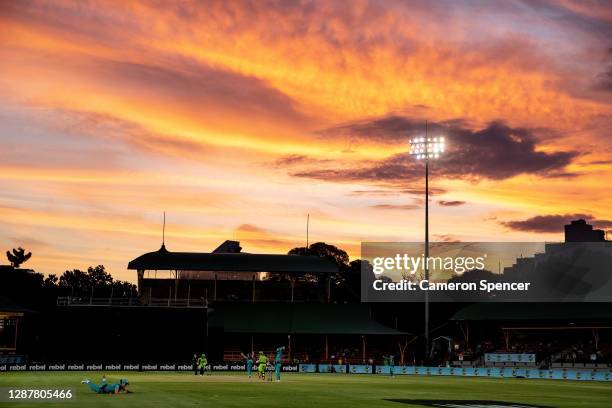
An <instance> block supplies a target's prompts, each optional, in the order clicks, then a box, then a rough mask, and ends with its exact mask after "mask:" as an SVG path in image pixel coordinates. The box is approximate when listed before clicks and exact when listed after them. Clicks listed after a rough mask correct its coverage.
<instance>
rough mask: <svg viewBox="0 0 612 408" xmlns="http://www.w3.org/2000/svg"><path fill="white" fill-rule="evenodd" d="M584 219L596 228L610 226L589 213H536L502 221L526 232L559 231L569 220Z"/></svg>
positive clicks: (611, 225) (508, 226)
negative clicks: (517, 219) (522, 218)
mask: <svg viewBox="0 0 612 408" xmlns="http://www.w3.org/2000/svg"><path fill="white" fill-rule="evenodd" d="M578 219H584V220H587V221H588V222H589V223H591V224H593V225H594V226H595V227H596V228H604V229H607V228H611V227H612V221H610V220H598V219H594V217H593V216H592V215H591V214H564V215H559V214H555V215H537V216H535V217H531V218H528V219H526V220H519V221H502V222H500V224H502V225H503V226H505V227H507V228H510V229H513V230H517V231H526V232H559V231H561V230H562V228H563V225H566V224H569V223H570V221H573V220H578Z"/></svg>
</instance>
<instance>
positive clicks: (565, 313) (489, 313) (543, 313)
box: [451, 302, 612, 321]
mask: <svg viewBox="0 0 612 408" xmlns="http://www.w3.org/2000/svg"><path fill="white" fill-rule="evenodd" d="M451 320H458V321H486V320H489V321H491V320H497V321H512V320H522V321H525V320H534V321H536V320H537V321H543V320H566V321H572V320H583V321H585V320H588V321H596V320H597V321H598V320H612V304H610V303H595V302H593V303H476V304H473V305H470V306H467V307H465V308H463V309H461V310H459V311H458V312H457V313H455V314H454V315H453V317H451Z"/></svg>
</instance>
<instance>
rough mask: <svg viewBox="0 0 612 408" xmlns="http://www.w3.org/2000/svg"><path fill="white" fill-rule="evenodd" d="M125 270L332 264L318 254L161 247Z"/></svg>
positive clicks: (326, 268)
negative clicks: (187, 249)
mask: <svg viewBox="0 0 612 408" xmlns="http://www.w3.org/2000/svg"><path fill="white" fill-rule="evenodd" d="M128 269H140V270H182V271H231V272H284V273H335V272H338V267H337V266H336V264H335V263H333V262H331V261H329V260H327V259H325V258H320V257H317V256H303V255H271V254H247V253H205V252H170V251H167V250H166V248H165V247H163V246H162V248H160V250H159V251H155V252H149V253H146V254H144V255H141V256H139V257H138V258H136V259H134V260H132V261H131V262H130V263H129V264H128Z"/></svg>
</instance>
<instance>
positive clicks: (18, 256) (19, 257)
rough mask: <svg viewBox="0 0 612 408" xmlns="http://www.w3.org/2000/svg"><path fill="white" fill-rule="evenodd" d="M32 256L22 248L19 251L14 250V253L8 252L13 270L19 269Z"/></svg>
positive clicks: (7, 255)
mask: <svg viewBox="0 0 612 408" xmlns="http://www.w3.org/2000/svg"><path fill="white" fill-rule="evenodd" d="M31 256H32V252H28V253H27V254H26V253H25V250H24V249H23V248H22V247H19V248H17V249H15V248H13V253H11V251H6V257H7V258H8V260H9V262H10V263H11V265H12V266H13V268H19V266H20V265H21V264H22V263H24V262H26V261H27V260H28V259H30V257H31Z"/></svg>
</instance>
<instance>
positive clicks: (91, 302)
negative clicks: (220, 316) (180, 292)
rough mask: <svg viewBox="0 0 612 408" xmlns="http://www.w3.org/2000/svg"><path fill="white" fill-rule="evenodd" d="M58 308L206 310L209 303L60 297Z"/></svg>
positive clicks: (187, 300) (166, 299)
mask: <svg viewBox="0 0 612 408" xmlns="http://www.w3.org/2000/svg"><path fill="white" fill-rule="evenodd" d="M57 306H63V307H67V306H112V307H190V308H205V307H207V306H208V304H207V302H206V301H205V300H202V299H172V298H169V299H168V298H165V299H161V298H152V299H149V300H148V301H147V300H145V301H144V302H143V301H141V300H140V299H139V298H117V297H78V296H77V297H72V296H58V298H57Z"/></svg>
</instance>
